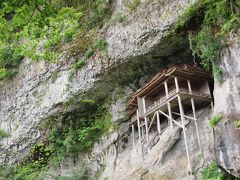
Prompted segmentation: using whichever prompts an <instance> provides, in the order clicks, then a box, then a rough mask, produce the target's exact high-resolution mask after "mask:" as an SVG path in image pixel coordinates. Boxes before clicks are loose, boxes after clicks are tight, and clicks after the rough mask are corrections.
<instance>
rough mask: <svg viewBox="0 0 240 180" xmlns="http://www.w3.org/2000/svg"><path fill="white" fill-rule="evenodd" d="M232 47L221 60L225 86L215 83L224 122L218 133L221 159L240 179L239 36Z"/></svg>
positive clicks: (234, 37) (232, 37)
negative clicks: (239, 121) (236, 125)
mask: <svg viewBox="0 0 240 180" xmlns="http://www.w3.org/2000/svg"><path fill="white" fill-rule="evenodd" d="M229 43H230V46H229V48H227V49H225V50H224V52H223V55H222V59H221V67H222V68H223V71H224V82H223V83H222V84H218V83H215V86H214V97H215V107H214V113H215V114H216V113H222V114H223V118H222V120H221V122H220V123H219V125H218V126H217V127H216V130H215V134H216V136H215V139H216V144H215V146H216V151H217V159H218V161H219V162H220V164H221V166H222V167H223V168H224V169H225V170H227V171H228V172H229V173H231V174H233V175H235V176H237V177H240V141H239V139H240V130H239V129H237V128H236V127H235V126H234V124H233V123H234V121H235V120H237V119H239V117H240V63H239V62H240V43H239V34H238V35H237V34H231V35H230V38H229Z"/></svg>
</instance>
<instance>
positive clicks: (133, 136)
mask: <svg viewBox="0 0 240 180" xmlns="http://www.w3.org/2000/svg"><path fill="white" fill-rule="evenodd" d="M134 133H135V130H134V125H133V124H132V138H133V148H135V147H136V146H135V134H134Z"/></svg>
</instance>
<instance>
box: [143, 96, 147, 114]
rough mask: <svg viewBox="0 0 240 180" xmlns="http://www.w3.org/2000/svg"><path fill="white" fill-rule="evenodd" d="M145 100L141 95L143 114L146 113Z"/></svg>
mask: <svg viewBox="0 0 240 180" xmlns="http://www.w3.org/2000/svg"><path fill="white" fill-rule="evenodd" d="M146 111H147V110H146V101H145V97H143V112H144V114H145V113H146Z"/></svg>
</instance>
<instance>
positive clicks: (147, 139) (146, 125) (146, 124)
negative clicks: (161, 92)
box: [144, 117, 149, 152]
mask: <svg viewBox="0 0 240 180" xmlns="http://www.w3.org/2000/svg"><path fill="white" fill-rule="evenodd" d="M144 120H145V129H146V141H147V148H148V152H149V137H148V122H147V121H148V120H147V117H145V118H144Z"/></svg>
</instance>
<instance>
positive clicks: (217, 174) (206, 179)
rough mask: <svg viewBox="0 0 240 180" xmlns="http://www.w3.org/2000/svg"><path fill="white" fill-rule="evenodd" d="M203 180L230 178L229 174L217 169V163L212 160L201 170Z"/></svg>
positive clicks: (227, 179) (228, 179) (226, 179)
mask: <svg viewBox="0 0 240 180" xmlns="http://www.w3.org/2000/svg"><path fill="white" fill-rule="evenodd" d="M201 174H202V179H203V180H230V179H231V178H230V176H229V175H228V174H225V173H224V172H221V171H220V170H219V169H218V166H217V163H216V162H215V161H212V162H211V163H210V164H209V165H208V166H206V167H205V168H204V169H203V170H202V171H201Z"/></svg>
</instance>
